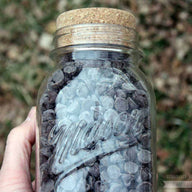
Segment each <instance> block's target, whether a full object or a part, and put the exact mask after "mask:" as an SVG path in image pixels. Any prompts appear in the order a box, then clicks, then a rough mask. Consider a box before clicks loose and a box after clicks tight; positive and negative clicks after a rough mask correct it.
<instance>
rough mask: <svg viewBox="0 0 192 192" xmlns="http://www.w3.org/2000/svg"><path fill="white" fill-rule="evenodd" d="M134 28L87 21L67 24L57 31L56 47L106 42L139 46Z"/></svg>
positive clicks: (108, 43)
mask: <svg viewBox="0 0 192 192" xmlns="http://www.w3.org/2000/svg"><path fill="white" fill-rule="evenodd" d="M136 41H137V39H136V31H135V29H134V28H129V27H126V26H122V25H118V24H104V23H88V24H87V23H86V24H76V25H70V26H65V27H62V28H60V29H58V30H57V31H56V32H55V38H54V41H53V42H54V45H55V48H61V47H66V46H73V45H83V44H106V45H119V46H125V47H127V48H129V49H136V47H137V45H136V44H137V42H136Z"/></svg>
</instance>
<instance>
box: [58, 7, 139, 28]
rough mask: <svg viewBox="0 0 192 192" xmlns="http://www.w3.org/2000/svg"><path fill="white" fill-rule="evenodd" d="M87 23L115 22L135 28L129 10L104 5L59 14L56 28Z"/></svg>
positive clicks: (134, 20) (133, 19)
mask: <svg viewBox="0 0 192 192" xmlns="http://www.w3.org/2000/svg"><path fill="white" fill-rule="evenodd" d="M88 23H103V24H117V25H122V26H125V27H128V28H133V29H135V26H136V18H135V16H134V15H133V14H132V13H131V12H128V11H125V10H120V9H114V8H105V7H99V8H98V7H93V8H82V9H74V10H70V11H66V12H64V13H62V14H60V15H59V16H58V18H57V21H56V26H57V29H60V28H63V27H66V26H71V25H76V24H88Z"/></svg>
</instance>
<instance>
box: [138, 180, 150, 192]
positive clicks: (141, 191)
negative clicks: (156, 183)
mask: <svg viewBox="0 0 192 192" xmlns="http://www.w3.org/2000/svg"><path fill="white" fill-rule="evenodd" d="M137 191H138V192H152V185H151V183H149V182H143V183H142V184H140V185H139V186H138V187H137Z"/></svg>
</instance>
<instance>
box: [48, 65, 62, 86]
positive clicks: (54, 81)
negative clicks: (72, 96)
mask: <svg viewBox="0 0 192 192" xmlns="http://www.w3.org/2000/svg"><path fill="white" fill-rule="evenodd" d="M64 81H65V79H64V74H63V72H62V70H61V69H58V70H57V71H55V72H54V73H53V75H52V76H51V77H50V78H49V79H48V84H47V87H48V89H50V90H58V89H59V88H60V87H62V85H63V84H64Z"/></svg>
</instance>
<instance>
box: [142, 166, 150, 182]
mask: <svg viewBox="0 0 192 192" xmlns="http://www.w3.org/2000/svg"><path fill="white" fill-rule="evenodd" d="M140 174H141V179H142V180H143V181H149V180H151V177H152V174H151V170H150V169H149V168H148V167H142V168H141V172H140Z"/></svg>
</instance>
